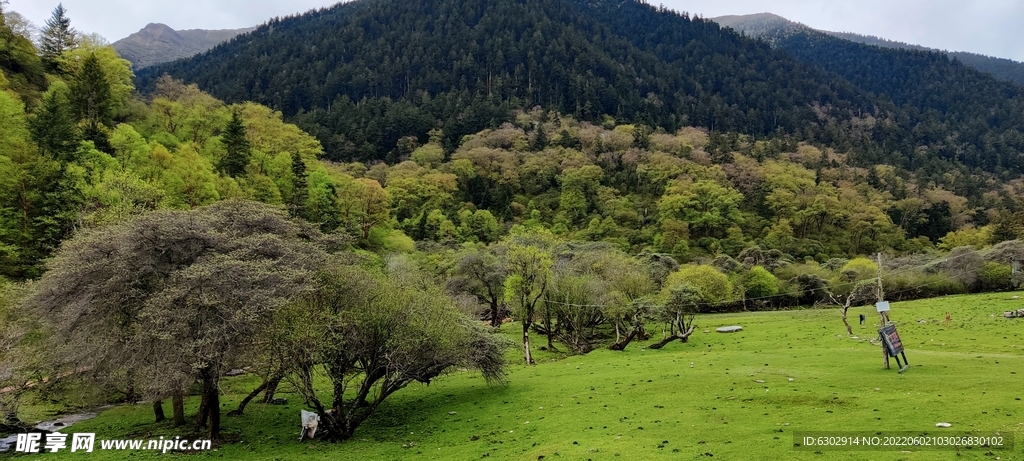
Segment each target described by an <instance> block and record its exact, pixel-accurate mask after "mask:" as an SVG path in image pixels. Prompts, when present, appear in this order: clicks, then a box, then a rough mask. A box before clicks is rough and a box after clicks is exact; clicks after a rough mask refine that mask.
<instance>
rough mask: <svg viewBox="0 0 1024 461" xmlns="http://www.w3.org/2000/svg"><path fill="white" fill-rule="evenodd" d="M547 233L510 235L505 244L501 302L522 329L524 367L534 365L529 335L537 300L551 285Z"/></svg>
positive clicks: (550, 242) (551, 243) (538, 301)
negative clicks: (507, 307) (503, 295)
mask: <svg viewBox="0 0 1024 461" xmlns="http://www.w3.org/2000/svg"><path fill="white" fill-rule="evenodd" d="M553 244H554V238H553V237H552V236H551V235H550V233H545V232H537V231H526V232H522V233H513V234H512V235H511V236H510V237H509V239H508V240H507V241H506V242H505V246H506V251H505V268H506V269H507V270H508V278H506V279H505V301H506V302H507V303H508V304H509V307H510V308H511V309H512V312H513V314H514V316H515V318H516V320H517V321H519V322H520V323H521V324H522V327H523V352H524V358H525V360H526V363H527V364H532V363H534V360H533V355H532V351H531V349H530V338H529V331H530V326H531V325H532V324H533V322H534V320H536V319H535V315H536V312H537V308H538V306H539V303H540V301H541V299H542V298H543V297H544V295H545V294H546V293H547V291H548V289H549V288H550V287H549V284H550V282H551V264H552V259H551V253H550V248H551V246H552V245H553Z"/></svg>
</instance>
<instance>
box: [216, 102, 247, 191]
mask: <svg viewBox="0 0 1024 461" xmlns="http://www.w3.org/2000/svg"><path fill="white" fill-rule="evenodd" d="M221 142H223V143H224V147H226V148H227V151H228V152H227V154H225V155H224V158H223V159H221V161H220V164H219V165H218V169H220V171H221V172H222V173H224V174H226V175H228V176H231V177H238V176H242V175H244V174H245V167H246V166H247V165H249V156H250V155H251V152H250V146H249V139H248V138H246V133H245V125H243V124H242V119H240V118H238V112H234V113H232V114H231V121H230V122H228V127H227V128H226V129H225V130H224V134H223V135H221Z"/></svg>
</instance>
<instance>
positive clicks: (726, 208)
mask: <svg viewBox="0 0 1024 461" xmlns="http://www.w3.org/2000/svg"><path fill="white" fill-rule="evenodd" d="M741 200H743V194H741V193H739V192H738V191H736V190H735V189H732V188H730V187H726V186H723V185H721V184H720V183H719V182H718V181H714V180H700V181H697V182H694V183H683V184H677V185H675V186H672V187H670V188H669V190H668V191H667V192H666V193H665V196H664V197H662V199H661V201H660V202H659V203H658V210H659V211H660V213H661V217H662V219H663V220H664V219H678V220H682V221H685V222H687V223H689V227H690V231H691V232H693V233H694V235H695V236H698V237H705V236H724V235H725V233H726V230H727V229H728V228H729V227H730V226H732V225H733V224H736V223H739V222H740V221H741V215H740V211H739V203H740V201H741Z"/></svg>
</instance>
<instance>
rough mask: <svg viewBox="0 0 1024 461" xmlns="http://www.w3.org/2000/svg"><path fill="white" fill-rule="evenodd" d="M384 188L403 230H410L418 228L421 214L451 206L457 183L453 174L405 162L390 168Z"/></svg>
mask: <svg viewBox="0 0 1024 461" xmlns="http://www.w3.org/2000/svg"><path fill="white" fill-rule="evenodd" d="M386 189H387V192H388V194H389V195H390V197H391V208H392V209H393V210H394V212H395V216H396V217H397V218H398V220H399V222H400V223H402V225H403V227H405V229H406V230H409V231H411V230H412V229H413V227H415V226H416V225H418V222H417V221H416V219H417V218H419V217H420V216H421V215H422V214H423V212H428V213H429V211H430V210H433V209H446V208H448V207H450V206H451V204H452V198H453V193H454V192H455V191H457V190H458V183H457V181H456V176H455V175H454V174H450V173H441V172H438V171H436V170H430V169H427V168H423V167H420V166H419V165H417V164H416V163H413V162H404V163H401V164H399V165H396V166H395V167H394V168H391V169H390V171H389V172H388V177H387V187H386Z"/></svg>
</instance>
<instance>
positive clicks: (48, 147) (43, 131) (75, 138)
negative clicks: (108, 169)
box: [29, 83, 82, 163]
mask: <svg viewBox="0 0 1024 461" xmlns="http://www.w3.org/2000/svg"><path fill="white" fill-rule="evenodd" d="M29 130H30V131H31V133H32V140H33V141H35V142H36V144H37V145H38V146H39V150H40V151H41V152H42V153H43V154H44V155H46V156H48V157H49V158H51V159H54V160H59V161H61V162H63V163H68V162H71V161H74V159H75V154H76V152H78V143H79V142H80V141H81V139H82V138H81V134H80V133H79V131H78V126H77V124H76V123H75V117H74V115H73V113H72V110H71V104H70V102H69V101H68V90H67V87H65V86H64V84H63V83H57V84H55V85H54V87H53V88H51V89H50V91H48V92H47V93H46V95H45V96H44V97H43V104H42V107H41V108H40V109H39V110H37V111H36V115H35V117H34V118H32V119H31V120H30V121H29Z"/></svg>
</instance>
